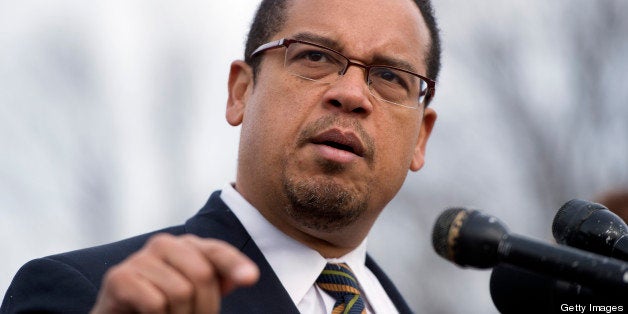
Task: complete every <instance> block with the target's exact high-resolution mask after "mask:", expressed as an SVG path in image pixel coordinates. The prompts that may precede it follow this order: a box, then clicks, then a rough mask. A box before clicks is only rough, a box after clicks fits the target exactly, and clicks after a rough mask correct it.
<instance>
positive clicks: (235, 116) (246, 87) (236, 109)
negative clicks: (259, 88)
mask: <svg viewBox="0 0 628 314" xmlns="http://www.w3.org/2000/svg"><path fill="white" fill-rule="evenodd" d="M228 84H229V97H228V98H227V113H226V117H227V122H229V124H231V125H233V126H238V125H240V124H241V123H242V119H243V118H244V109H245V107H246V103H247V101H248V98H249V96H250V95H251V92H252V91H253V69H251V67H250V66H249V65H248V64H246V62H244V61H242V60H236V61H233V62H232V63H231V68H230V70H229V83H228Z"/></svg>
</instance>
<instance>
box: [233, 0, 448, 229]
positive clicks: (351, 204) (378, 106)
mask: <svg viewBox="0 0 628 314" xmlns="http://www.w3.org/2000/svg"><path fill="white" fill-rule="evenodd" d="M295 37H305V38H308V41H310V42H315V43H318V44H321V45H324V46H328V47H329V46H330V45H332V46H331V47H330V48H333V49H335V50H338V51H340V52H341V53H343V54H344V55H346V56H347V57H349V58H350V59H352V60H353V61H355V62H358V63H363V64H382V63H384V64H385V63H386V62H390V60H395V61H402V62H405V63H407V64H410V65H412V66H413V68H412V69H409V70H412V71H414V72H416V73H419V74H423V75H424V74H425V72H426V68H425V62H424V60H425V56H426V53H427V50H428V45H429V33H428V31H427V28H426V26H425V24H424V22H423V19H422V17H421V15H420V12H419V10H418V8H417V7H416V5H415V4H414V3H413V2H412V1H410V0H386V1H385V3H384V2H382V1H381V0H353V1H344V0H294V1H292V2H291V4H290V5H289V7H288V9H287V20H286V23H285V24H284V26H283V28H282V29H281V30H280V31H279V32H278V33H277V34H275V35H274V36H273V38H271V40H277V39H280V38H295ZM284 53H285V48H281V49H274V50H269V51H266V52H264V54H263V56H261V57H262V58H263V60H262V62H261V65H260V71H259V73H258V75H257V77H256V81H255V85H252V83H251V84H250V85H249V86H248V88H247V91H246V92H243V93H242V95H243V96H242V97H241V102H239V103H240V105H238V106H232V105H233V104H234V103H238V102H234V101H233V99H232V97H231V96H230V100H229V106H228V110H227V117H228V120H229V122H230V123H232V124H235V125H237V124H239V123H240V122H241V123H242V134H241V143H240V154H239V162H238V164H239V166H238V179H237V180H238V181H237V185H238V187H239V188H243V189H245V190H247V191H241V192H243V195H244V196H245V197H246V198H247V199H248V200H249V201H250V202H252V203H253V205H255V206H256V207H258V209H260V210H261V211H262V212H263V211H264V210H265V209H264V207H265V206H267V207H274V209H272V210H273V211H275V212H281V215H284V216H287V217H290V219H291V220H292V222H293V223H294V224H296V225H298V226H299V228H301V229H310V230H315V231H319V232H334V231H336V230H339V229H342V228H344V227H346V226H349V225H351V224H352V223H354V222H356V221H358V222H360V221H361V222H368V224H367V225H368V228H370V225H371V224H372V222H373V221H374V220H375V218H376V217H377V215H378V214H379V213H380V212H381V210H382V209H383V207H384V206H385V205H386V204H387V203H388V202H389V201H390V200H391V199H392V198H393V197H394V195H395V194H396V193H397V191H398V190H399V188H400V187H401V184H402V183H403V181H404V179H405V177H406V174H407V172H408V170H409V169H410V170H414V171H416V170H418V169H420V168H421V167H422V165H423V154H424V149H425V144H426V141H427V138H428V136H429V133H430V131H431V128H432V126H433V123H434V120H435V118H436V115H435V113H434V112H433V110H432V109H425V111H424V110H423V109H422V108H421V109H419V110H413V109H409V108H405V107H401V106H396V105H393V104H390V103H386V102H382V101H380V100H377V99H376V98H374V97H373V96H372V95H371V94H370V93H369V90H368V86H367V84H366V82H365V77H364V70H363V69H361V68H359V67H355V66H351V67H349V69H348V71H347V73H346V74H345V75H344V76H341V77H339V78H338V80H336V81H335V82H333V83H331V84H324V83H320V82H313V81H309V80H305V79H303V78H300V77H297V76H295V75H293V74H291V73H289V72H288V71H286V70H285V68H284ZM390 65H393V64H390ZM231 85H232V84H231V82H230V87H231ZM232 89H233V88H232ZM230 107H231V108H230ZM234 108H235V109H234ZM230 110H231V112H230ZM256 203H257V204H256ZM282 209H283V211H282ZM277 215H279V214H277ZM271 220H272V219H271Z"/></svg>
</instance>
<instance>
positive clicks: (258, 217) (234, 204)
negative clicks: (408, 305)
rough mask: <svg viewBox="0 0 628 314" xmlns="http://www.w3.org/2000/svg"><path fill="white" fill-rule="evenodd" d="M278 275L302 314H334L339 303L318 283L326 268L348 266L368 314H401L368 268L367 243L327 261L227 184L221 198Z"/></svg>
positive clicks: (364, 242)
mask: <svg viewBox="0 0 628 314" xmlns="http://www.w3.org/2000/svg"><path fill="white" fill-rule="evenodd" d="M220 197H221V198H222V200H223V201H224V202H225V204H227V206H229V208H230V209H231V211H233V213H234V214H235V215H236V217H238V220H240V222H241V223H242V225H243V226H244V228H245V229H246V231H247V232H248V233H249V234H250V235H251V237H252V238H253V241H255V244H257V246H258V247H259V249H260V250H261V251H262V254H264V257H265V258H266V260H267V261H268V263H269V264H270V266H271V267H272V268H273V270H274V271H275V274H276V275H277V277H278V278H279V281H281V284H282V285H283V286H284V288H285V289H286V291H287V292H288V294H289V295H290V298H292V302H294V304H295V305H296V306H297V308H298V309H299V312H301V313H317V314H318V313H331V311H332V309H333V307H334V303H335V302H336V300H335V299H334V298H333V297H332V296H330V295H329V294H327V293H326V292H325V291H323V290H322V289H321V288H320V287H318V286H317V285H316V284H315V283H316V279H317V278H318V276H319V275H320V274H321V272H322V271H323V269H324V268H325V265H326V264H327V263H328V262H329V263H347V265H349V267H351V270H353V273H354V274H355V277H356V279H357V280H358V282H359V284H360V289H361V291H362V298H363V299H364V303H365V305H366V309H367V312H368V313H386V314H388V313H398V311H397V309H396V308H395V306H394V304H393V303H392V301H391V300H390V298H389V297H388V295H387V294H386V291H384V288H383V287H382V286H381V284H380V283H379V281H378V280H377V278H376V277H375V275H373V273H372V272H371V271H370V270H369V269H368V268H367V267H366V265H365V264H364V263H365V260H366V239H365V240H364V241H363V242H362V243H361V244H360V245H359V246H358V247H357V248H356V249H355V250H353V251H351V252H349V253H348V254H347V255H345V256H343V257H341V258H337V259H325V258H324V257H322V256H321V255H320V254H319V253H318V252H317V251H315V250H313V249H311V248H309V247H307V246H306V245H304V244H302V243H300V242H298V241H296V240H294V239H292V238H291V237H289V236H288V235H286V234H284V233H283V232H281V231H280V230H279V229H277V228H275V226H273V225H272V224H271V223H270V222H268V220H266V218H264V216H262V214H260V213H259V211H257V209H255V208H254V207H253V205H251V204H250V203H249V202H248V201H247V200H245V199H244V197H242V195H241V194H240V193H238V191H236V190H235V189H234V188H233V186H232V185H231V184H227V185H226V186H225V187H224V189H223V190H222V193H221V194H220Z"/></svg>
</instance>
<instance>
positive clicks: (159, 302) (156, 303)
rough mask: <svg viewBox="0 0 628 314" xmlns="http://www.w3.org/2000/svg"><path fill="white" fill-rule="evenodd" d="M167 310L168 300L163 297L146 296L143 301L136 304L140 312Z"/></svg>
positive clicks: (162, 311)
mask: <svg viewBox="0 0 628 314" xmlns="http://www.w3.org/2000/svg"><path fill="white" fill-rule="evenodd" d="M167 310H168V301H167V300H166V299H165V298H163V297H153V298H146V299H144V302H143V303H142V304H141V305H139V306H138V311H139V312H140V313H166V312H167Z"/></svg>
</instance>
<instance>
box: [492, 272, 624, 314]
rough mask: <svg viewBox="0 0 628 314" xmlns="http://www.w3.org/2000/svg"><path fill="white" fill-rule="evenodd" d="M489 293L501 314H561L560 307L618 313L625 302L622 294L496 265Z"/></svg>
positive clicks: (562, 310)
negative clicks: (580, 306) (576, 306)
mask: <svg viewBox="0 0 628 314" xmlns="http://www.w3.org/2000/svg"><path fill="white" fill-rule="evenodd" d="M490 292H491V299H493V303H494V304H495V307H496V308H497V309H498V310H499V312H500V313H504V314H505V313H564V312H565V309H564V307H562V308H561V305H564V304H570V305H574V304H604V305H606V306H611V307H612V306H615V307H616V308H618V307H620V306H621V307H622V309H621V310H620V311H623V307H625V306H626V302H628V298H627V297H626V295H625V294H616V293H615V292H614V291H594V290H592V289H590V288H588V287H585V286H582V285H579V284H576V283H573V282H567V281H563V280H556V279H554V278H552V277H549V276H545V275H541V274H537V273H535V272H531V271H528V270H525V269H522V268H519V267H516V266H512V265H508V264H499V265H497V266H495V267H494V268H493V272H492V273H491V280H490ZM587 309H588V308H587ZM578 312H580V311H578Z"/></svg>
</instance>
